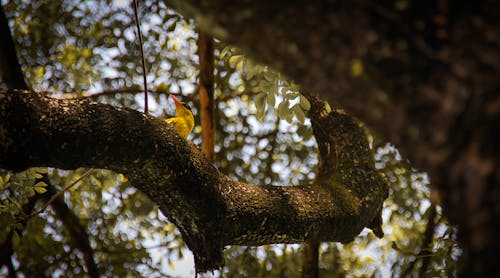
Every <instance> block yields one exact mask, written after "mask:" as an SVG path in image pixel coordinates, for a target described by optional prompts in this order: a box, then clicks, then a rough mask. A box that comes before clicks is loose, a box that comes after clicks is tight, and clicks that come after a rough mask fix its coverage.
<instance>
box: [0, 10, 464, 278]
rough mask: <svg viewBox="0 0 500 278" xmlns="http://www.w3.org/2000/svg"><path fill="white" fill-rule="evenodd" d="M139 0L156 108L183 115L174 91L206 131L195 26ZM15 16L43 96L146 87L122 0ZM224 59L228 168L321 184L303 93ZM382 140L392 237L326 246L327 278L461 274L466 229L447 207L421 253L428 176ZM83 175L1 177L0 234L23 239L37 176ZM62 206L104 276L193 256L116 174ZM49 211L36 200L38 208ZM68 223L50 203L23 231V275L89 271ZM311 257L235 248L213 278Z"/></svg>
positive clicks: (266, 72)
mask: <svg viewBox="0 0 500 278" xmlns="http://www.w3.org/2000/svg"><path fill="white" fill-rule="evenodd" d="M139 4H140V6H139V8H140V9H139V13H140V15H141V17H142V26H143V32H144V38H145V51H146V53H145V54H146V57H147V69H146V70H147V72H148V80H149V81H150V83H152V84H153V85H154V87H155V88H156V91H155V93H153V94H150V98H151V99H150V109H151V113H152V114H153V115H155V116H159V117H165V115H166V114H172V113H173V109H172V107H173V105H172V104H171V103H169V102H168V98H167V94H166V93H167V92H172V93H177V94H180V95H181V96H180V97H181V98H183V100H184V101H187V102H188V103H190V104H191V106H192V107H193V112H194V114H195V116H196V121H197V122H198V123H199V115H198V109H196V104H197V103H198V95H197V94H196V93H195V91H196V88H197V85H196V81H197V75H198V72H197V57H196V33H195V31H194V26H193V24H192V23H191V22H189V21H186V20H184V19H183V18H182V17H181V16H179V15H178V14H176V13H175V12H173V11H172V10H170V9H168V8H167V7H165V5H164V4H163V2H159V3H157V2H156V1H143V2H140V3H139ZM5 10H6V12H7V16H8V18H9V19H10V23H11V28H12V30H13V33H14V38H15V41H16V43H17V46H18V53H19V57H20V63H21V64H22V66H23V71H24V72H25V74H26V77H27V79H28V80H29V84H30V85H31V86H32V87H33V88H35V89H37V90H41V91H47V92H65V93H68V94H74V93H78V95H79V96H80V97H83V95H84V94H83V92H87V93H96V92H101V91H104V90H119V89H123V88H132V89H137V88H139V85H137V84H141V81H140V80H141V79H140V77H141V76H140V73H141V72H142V70H141V69H140V60H139V54H138V49H139V48H138V46H137V40H136V36H135V33H134V26H133V20H132V10H131V9H130V7H129V6H120V5H118V4H116V2H113V1H102V2H101V1H99V2H85V1H82V2H72V1H68V2H66V1H46V0H45V1H35V2H25V1H10V2H8V3H7V4H6V6H5ZM215 54H216V55H215V56H216V67H215V70H216V72H215V79H216V90H215V92H216V99H217V108H216V113H217V115H216V119H217V125H216V126H217V132H216V134H217V140H216V159H215V164H216V165H217V167H218V168H220V169H221V170H222V171H223V172H225V173H227V174H229V175H231V176H233V177H234V178H236V179H239V180H242V181H247V182H251V183H254V184H277V185H300V184H308V183H310V182H311V181H312V180H313V179H314V177H315V175H314V171H315V165H316V164H317V155H316V143H315V141H314V138H313V137H312V132H311V129H310V123H309V120H308V119H307V118H306V117H305V115H306V113H307V110H308V109H309V106H310V104H309V103H308V101H307V100H306V99H305V98H304V97H303V96H302V95H300V94H299V93H298V92H299V91H300V88H298V86H297V85H296V84H294V83H293V82H292V81H289V80H287V79H286V77H283V76H281V75H280V74H279V73H278V72H276V71H273V70H272V69H270V68H268V67H267V66H264V65H260V64H257V63H255V62H254V61H251V60H250V59H248V58H246V57H244V56H243V55H242V54H241V53H239V52H238V50H237V49H235V48H234V47H231V46H226V45H223V44H221V43H217V44H216V49H215ZM362 70H363V69H362V64H360V63H359V62H357V63H354V62H353V72H352V74H361V72H362ZM141 97H142V96H139V95H137V96H136V95H135V94H133V93H120V92H113V91H111V93H110V94H104V95H102V96H101V97H100V98H99V101H102V102H107V103H110V104H113V105H118V106H126V107H131V108H134V109H141V108H142V107H141V106H142V99H141ZM200 131H201V127H200V126H196V127H195V130H194V132H193V134H192V135H190V137H189V139H190V140H192V141H193V142H194V143H195V144H198V145H199V144H200V142H201V136H200ZM367 132H368V134H370V132H369V131H367ZM372 141H374V142H372V144H373V146H374V147H373V150H374V156H375V158H376V161H377V167H378V168H379V169H380V171H381V172H383V173H384V174H385V175H386V177H387V178H388V179H389V181H390V183H391V190H392V191H391V194H390V198H389V199H388V200H387V201H386V203H385V209H384V227H383V228H384V231H385V233H386V236H385V237H384V239H382V240H379V239H376V238H375V237H374V236H373V234H372V233H371V232H369V231H368V230H366V231H364V232H363V233H362V234H361V235H360V236H359V237H358V238H357V239H356V240H355V241H354V242H352V243H349V244H344V245H343V244H340V243H323V244H322V245H321V248H320V273H321V276H324V277H335V276H356V277H357V276H376V277H385V276H387V275H388V274H389V273H391V272H392V273H395V276H400V274H401V275H402V274H404V273H412V274H414V275H416V274H417V273H418V271H419V267H418V265H419V264H422V259H423V257H421V255H420V254H421V253H420V251H421V250H422V249H423V248H424V249H425V248H427V249H428V251H430V255H427V256H428V257H430V265H429V267H428V269H427V273H426V275H427V276H452V275H453V274H454V273H455V270H456V259H457V256H458V255H459V253H460V251H459V250H458V248H457V246H456V242H455V230H454V229H453V228H452V227H450V226H449V224H448V223H447V222H446V220H445V219H444V218H443V217H442V216H441V213H440V208H439V207H438V214H437V215H438V216H437V220H436V222H437V224H436V229H435V233H434V236H433V238H432V241H431V245H430V246H428V247H425V246H424V247H422V242H424V234H425V229H426V227H427V222H428V221H429V215H430V213H429V208H430V207H431V206H430V200H429V194H430V192H429V181H428V179H427V177H426V175H425V174H422V173H418V172H416V170H415V169H412V168H411V166H410V165H409V163H408V162H407V161H405V160H404V159H402V158H401V157H400V155H399V154H398V152H397V150H396V149H394V147H392V146H390V145H388V144H385V143H382V142H377V141H376V140H372ZM83 172H84V170H83V169H79V170H75V171H63V170H58V169H48V170H47V169H42V168H36V169H35V168H34V169H29V170H27V171H25V172H22V173H16V174H13V173H6V172H2V173H1V175H0V216H1V217H0V224H1V225H3V226H4V227H8V229H4V230H2V231H0V240H1V242H4V241H5V240H6V238H7V235H8V232H9V231H10V229H14V228H15V229H16V230H20V231H22V230H23V229H22V227H20V226H19V225H20V222H21V220H22V219H23V218H22V217H23V213H22V212H21V210H22V206H23V205H24V204H26V203H28V202H29V200H30V198H33V197H35V196H37V195H40V194H43V193H44V189H45V188H46V183H43V182H42V183H41V182H40V181H39V179H41V178H42V175H44V174H46V175H47V176H48V182H49V183H50V184H51V185H54V186H55V187H57V188H59V189H60V188H62V187H64V186H65V185H67V184H70V183H71V182H73V181H74V180H76V179H77V178H78V177H79V176H80V175H81V174H82V173H83ZM64 201H65V203H66V204H67V205H68V206H69V208H70V209H71V211H72V212H73V213H75V214H76V215H77V216H78V218H79V220H80V223H81V225H82V226H83V227H84V228H85V230H86V231H87V233H88V237H89V241H90V243H91V246H92V249H93V250H94V257H95V260H96V261H97V264H98V267H99V269H100V271H101V272H102V274H103V275H105V276H125V275H131V276H147V277H155V276H162V275H165V274H166V273H172V271H173V270H175V262H178V260H179V259H180V258H183V257H184V255H185V253H186V250H187V249H186V248H185V246H184V245H183V242H182V240H181V238H180V235H179V233H178V232H177V231H176V230H175V228H174V227H173V225H171V224H169V223H168V222H167V221H166V220H165V219H164V218H163V217H162V216H161V215H160V214H159V212H158V209H157V207H156V206H155V205H154V204H153V203H151V201H149V200H148V199H147V198H145V197H144V195H142V194H141V193H140V192H138V191H137V190H135V189H134V188H132V187H130V186H129V185H128V184H127V183H126V182H125V183H123V182H121V181H120V178H119V176H118V175H117V174H116V173H113V172H111V171H107V170H98V171H95V172H94V173H93V174H91V175H90V176H89V177H87V178H85V179H84V180H82V181H81V182H80V183H78V184H77V185H76V186H75V187H74V188H72V189H71V190H70V191H69V192H67V193H65V194H64ZM45 202H46V200H43V199H41V200H39V201H38V202H37V206H36V207H35V208H36V209H38V208H40V207H41V205H42V204H43V203H45ZM65 225H66V223H64V221H63V220H62V219H61V218H60V217H59V216H58V215H57V214H56V213H55V211H54V209H52V208H51V207H50V206H49V209H47V210H46V211H45V212H44V213H42V214H39V215H36V216H34V217H32V218H30V219H29V221H28V224H27V226H26V227H25V228H24V231H23V232H22V233H21V234H17V233H16V236H15V244H14V248H15V262H16V265H17V269H18V271H19V272H22V273H24V275H25V276H32V275H35V274H39V273H45V274H47V275H49V274H54V276H82V275H83V272H84V271H85V267H84V262H83V259H82V254H81V251H80V250H78V249H77V248H75V247H74V246H73V243H72V241H71V237H72V235H71V234H70V233H69V232H68V227H65ZM153 247H154V248H153ZM300 251H301V248H300V246H298V245H276V246H263V247H236V246H233V247H229V248H228V249H227V251H226V253H225V256H226V266H225V267H224V269H222V270H221V271H220V272H218V273H216V274H215V275H220V276H224V277H225V276H228V277H298V276H299V275H300V265H301V262H300V261H301V257H300ZM414 261H415V262H414ZM415 264H417V266H415ZM410 266H412V268H411V269H409V267H410ZM407 269H409V272H406V271H407ZM176 271H180V273H182V274H181V275H187V273H192V270H191V269H189V270H179V269H178V268H177V269H176ZM0 273H1V274H4V273H5V270H1V271H0ZM207 276H210V274H208V275H207Z"/></svg>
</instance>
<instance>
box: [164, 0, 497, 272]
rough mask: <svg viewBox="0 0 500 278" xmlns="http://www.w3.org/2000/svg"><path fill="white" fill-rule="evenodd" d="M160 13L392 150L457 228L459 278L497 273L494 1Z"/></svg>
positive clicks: (365, 2)
mask: <svg viewBox="0 0 500 278" xmlns="http://www.w3.org/2000/svg"><path fill="white" fill-rule="evenodd" d="M169 3H170V4H171V5H173V6H174V8H175V9H176V10H178V11H179V12H181V13H183V14H184V15H186V16H188V17H192V18H197V19H199V20H200V21H199V22H200V26H199V27H200V28H202V29H204V30H206V31H207V32H212V34H214V35H215V36H217V37H218V38H220V39H221V40H223V41H224V42H226V43H230V44H234V45H238V46H240V47H241V48H243V49H244V51H245V52H246V53H247V54H249V55H250V56H252V57H253V58H254V59H256V60H258V61H262V62H265V63H267V64H271V65H274V66H275V67H276V68H277V69H278V70H280V71H282V72H283V73H284V74H286V75H288V76H289V77H291V78H292V79H294V80H295V81H296V82H298V83H299V84H301V85H302V86H303V87H304V88H307V90H310V91H313V92H318V93H319V94H320V95H322V96H323V97H324V98H325V99H326V100H328V101H330V102H331V103H332V104H334V106H336V107H342V108H343V109H345V110H346V111H348V112H349V113H351V114H353V115H354V116H356V117H358V118H360V119H361V120H362V121H363V122H364V123H366V124H367V125H368V126H369V127H370V128H372V129H373V130H374V131H375V132H376V134H377V135H378V137H381V138H383V139H385V140H388V141H390V142H391V143H393V144H395V145H396V146H397V147H398V149H399V150H400V151H401V152H402V154H404V156H405V157H407V158H409V159H410V160H411V162H412V165H414V166H415V167H416V168H418V169H419V170H422V171H426V172H428V173H429V175H430V178H431V182H432V185H433V189H432V190H433V195H434V196H438V198H437V199H438V200H437V201H439V202H442V203H443V205H444V212H445V214H446V215H447V216H448V218H450V220H451V221H452V222H453V223H456V224H458V227H459V240H460V243H461V247H462V249H463V252H464V253H463V256H462V259H463V260H464V262H465V263H463V264H462V265H463V266H464V267H463V269H462V273H463V275H464V276H484V275H487V274H488V273H493V272H494V271H495V270H496V264H497V263H496V262H498V261H500V256H499V254H500V252H498V251H499V249H500V240H499V238H498V236H497V235H498V234H500V229H499V227H500V224H499V223H498V222H499V221H498V219H500V211H499V210H498V209H497V205H496V204H498V203H499V202H500V187H499V186H498V185H499V184H500V174H499V172H498V169H499V168H500V163H499V157H498V153H500V149H499V146H500V145H499V144H498V142H500V136H499V133H498V132H496V131H497V130H498V129H499V126H498V123H499V122H500V94H498V91H499V89H500V79H499V78H498V76H500V34H499V30H500V2H498V1H490V0H484V1H476V2H474V3H473V4H472V3H469V2H464V1H430V0H426V1H403V2H401V3H403V4H405V5H398V4H397V2H394V1H377V2H374V1H369V0H361V1H354V2H353V1H338V0H332V1H320V2H315V3H311V2H310V1H293V2H290V1H272V2H269V1H259V0H257V1H197V0H189V1H184V0H183V1H169ZM353 69H355V70H353Z"/></svg>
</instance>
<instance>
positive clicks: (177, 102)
mask: <svg viewBox="0 0 500 278" xmlns="http://www.w3.org/2000/svg"><path fill="white" fill-rule="evenodd" d="M170 97H172V99H173V100H174V103H175V106H179V105H182V102H181V101H180V100H179V99H177V98H176V97H175V96H174V95H170Z"/></svg>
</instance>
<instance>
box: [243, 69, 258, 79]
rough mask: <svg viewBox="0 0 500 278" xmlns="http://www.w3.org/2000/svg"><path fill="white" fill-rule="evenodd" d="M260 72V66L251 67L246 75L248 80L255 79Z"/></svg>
mask: <svg viewBox="0 0 500 278" xmlns="http://www.w3.org/2000/svg"><path fill="white" fill-rule="evenodd" d="M259 72H260V67H259V66H253V67H249V69H248V71H247V74H246V76H245V77H246V79H247V80H250V79H252V78H254V77H255V75H257V73H259Z"/></svg>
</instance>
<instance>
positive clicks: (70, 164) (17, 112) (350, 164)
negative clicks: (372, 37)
mask: <svg viewBox="0 0 500 278" xmlns="http://www.w3.org/2000/svg"><path fill="white" fill-rule="evenodd" d="M310 101H311V104H312V108H311V113H310V116H311V117H312V119H313V127H314V129H317V126H316V124H315V123H318V124H320V126H321V128H322V129H321V132H319V131H318V132H316V131H315V134H316V137H317V140H318V143H319V144H320V145H322V146H325V147H324V148H322V149H323V150H326V152H325V153H323V154H321V155H320V156H321V157H322V158H323V161H326V162H323V164H322V165H323V167H330V171H328V170H326V169H325V168H324V169H323V170H320V174H319V175H318V179H317V180H316V182H315V183H314V184H312V185H309V186H270V185H266V186H255V185H251V184H246V183H242V182H239V181H234V180H231V179H230V178H229V177H228V176H226V175H224V174H222V173H221V172H219V171H218V170H217V169H216V168H215V167H214V166H213V164H212V163H211V162H210V161H208V160H207V159H206V158H205V156H204V155H203V154H202V153H201V152H200V150H199V149H198V148H197V147H196V146H194V145H193V144H192V143H189V142H187V141H186V140H184V139H182V138H181V137H180V136H179V135H178V134H177V133H176V132H175V131H174V130H173V128H171V127H170V126H169V125H167V124H165V123H164V122H163V121H161V120H159V119H156V118H154V117H151V116H147V115H144V114H142V113H139V112H137V111H134V110H131V109H124V108H117V107H113V106H110V105H105V104H99V103H95V102H91V101H89V100H77V101H68V100H56V99H51V98H48V97H45V96H42V95H40V94H36V93H33V92H29V91H6V92H0V167H1V168H5V169H10V170H15V171H19V170H22V169H25V168H27V167H33V166H50V167H57V168H62V169H75V168H78V167H93V168H106V169H110V170H114V171H116V172H120V173H124V174H125V175H126V176H127V177H128V178H129V181H130V183H131V184H132V185H133V186H134V187H136V188H138V189H139V190H141V191H142V192H143V193H145V194H146V195H147V196H148V197H149V198H151V200H152V201H153V202H155V203H156V204H157V205H158V206H159V208H160V210H161V211H162V213H163V214H164V215H165V216H167V217H168V219H169V220H170V221H172V222H173V223H174V224H175V225H176V226H177V227H178V228H179V230H180V232H181V234H182V236H183V239H184V241H185V242H186V245H187V246H188V247H189V248H190V249H191V250H192V251H193V255H194V257H195V264H196V270H197V271H198V272H201V271H206V270H211V269H214V268H217V267H220V266H221V265H222V263H223V257H222V249H223V247H224V246H226V245H235V244H236V245H263V244H271V243H301V242H305V241H341V242H348V241H351V240H352V239H353V238H354V237H355V236H356V235H357V234H358V233H359V232H360V231H361V230H362V229H363V227H367V226H369V225H370V223H371V222H372V220H373V219H375V218H376V217H377V216H378V215H379V214H380V211H381V208H382V202H383V200H384V199H385V198H386V197H387V192H388V188H387V185H386V183H385V181H384V180H383V179H382V178H381V176H380V175H379V174H378V173H377V172H376V171H375V169H374V165H373V164H374V163H373V158H372V155H371V152H370V150H369V148H368V143H367V141H366V138H365V135H364V133H363V131H362V130H361V129H360V127H359V126H358V125H357V123H356V122H355V121H354V120H353V119H352V118H351V117H350V116H348V115H346V114H345V113H341V112H338V111H332V112H331V113H327V112H326V111H325V110H324V105H323V102H321V101H320V100H319V99H316V98H314V97H310ZM138 146H140V147H138ZM332 157H335V160H334V159H333V158H332ZM330 161H335V163H334V164H332V163H330ZM320 169H321V168H320Z"/></svg>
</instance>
